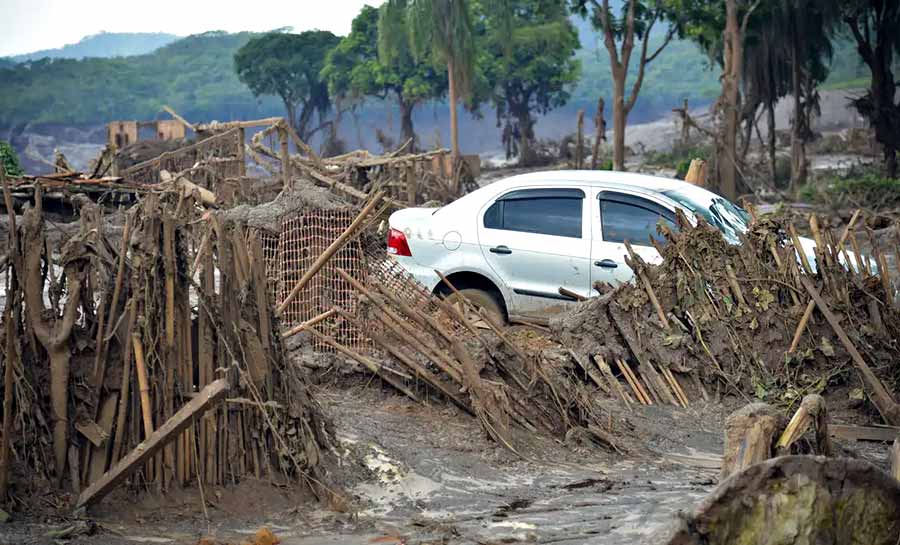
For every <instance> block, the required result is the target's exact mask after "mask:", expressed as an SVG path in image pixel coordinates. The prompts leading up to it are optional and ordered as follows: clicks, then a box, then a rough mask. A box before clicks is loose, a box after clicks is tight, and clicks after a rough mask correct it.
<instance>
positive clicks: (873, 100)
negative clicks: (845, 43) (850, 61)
mask: <svg viewBox="0 0 900 545" xmlns="http://www.w3.org/2000/svg"><path fill="white" fill-rule="evenodd" d="M841 10H842V12H841V15H842V18H843V20H844V23H845V24H846V26H847V28H848V29H849V31H850V33H851V34H852V35H853V38H854V40H855V41H856V48H857V51H859V55H860V56H861V57H862V60H863V62H864V63H865V64H866V66H868V67H869V71H870V72H871V74H872V79H871V82H870V84H869V89H868V91H867V92H866V94H865V95H864V96H863V97H861V98H859V99H857V100H855V101H854V102H853V105H854V106H855V107H856V110H857V111H858V112H859V113H860V114H861V115H862V116H864V117H865V118H866V119H868V120H869V123H870V124H871V125H872V127H874V128H875V139H876V140H877V141H878V143H879V144H881V146H882V147H883V153H884V165H885V169H886V170H887V174H888V176H889V177H891V178H896V177H897V151H898V149H900V102H898V99H897V98H896V96H897V83H896V79H895V76H894V71H893V62H894V54H895V53H896V54H900V32H898V29H900V2H897V1H896V0H846V1H844V2H842V3H841Z"/></svg>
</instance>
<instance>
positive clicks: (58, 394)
mask: <svg viewBox="0 0 900 545" xmlns="http://www.w3.org/2000/svg"><path fill="white" fill-rule="evenodd" d="M47 354H48V355H49V356H50V405H51V407H52V413H51V415H52V418H51V420H52V421H53V455H54V460H55V463H56V470H57V475H56V476H57V479H59V480H60V481H62V479H63V475H64V471H63V468H65V467H66V448H67V443H68V431H69V399H68V397H69V396H68V393H67V392H68V385H69V358H70V356H71V353H70V352H69V343H62V344H60V345H56V346H49V347H47Z"/></svg>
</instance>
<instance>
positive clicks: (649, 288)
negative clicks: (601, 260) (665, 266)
mask: <svg viewBox="0 0 900 545" xmlns="http://www.w3.org/2000/svg"><path fill="white" fill-rule="evenodd" d="M625 249H626V250H627V251H628V255H629V257H630V258H631V264H632V265H633V267H632V268H633V269H634V270H635V272H636V273H637V275H638V277H639V278H640V279H641V283H642V284H643V285H644V290H645V291H646V292H647V297H649V298H650V302H651V303H652V304H653V308H654V309H656V315H657V316H659V322H660V323H661V324H662V326H663V327H664V328H666V329H669V320H668V318H666V313H665V312H663V309H662V305H660V304H659V299H657V298H656V292H654V291H653V285H652V284H651V283H650V279H649V278H647V273H646V272H645V271H644V268H643V267H642V265H643V263H642V261H641V260H640V259H639V258H638V257H637V255H636V254H635V253H634V249H633V248H632V247H631V244H630V243H629V242H628V241H627V240H626V241H625Z"/></svg>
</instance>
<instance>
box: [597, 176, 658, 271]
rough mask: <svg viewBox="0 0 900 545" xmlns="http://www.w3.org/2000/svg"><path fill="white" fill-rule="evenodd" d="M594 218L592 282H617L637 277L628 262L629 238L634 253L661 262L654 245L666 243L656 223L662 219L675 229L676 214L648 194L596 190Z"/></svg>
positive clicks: (649, 261)
mask: <svg viewBox="0 0 900 545" xmlns="http://www.w3.org/2000/svg"><path fill="white" fill-rule="evenodd" d="M592 201H593V202H592V203H591V208H592V216H593V217H592V221H591V223H592V224H593V225H595V226H597V228H596V229H594V230H593V232H594V236H593V239H592V241H591V262H592V263H591V265H592V266H591V282H592V284H593V282H596V281H600V282H607V283H610V284H612V285H614V286H615V285H618V284H621V283H623V282H629V281H630V280H631V279H632V277H633V276H634V271H632V270H631V267H629V266H628V265H627V264H626V263H625V256H627V255H628V251H627V250H626V249H625V241H626V240H627V241H628V242H629V243H630V244H631V247H632V248H633V249H634V251H635V253H636V254H638V255H639V256H641V258H643V259H644V261H646V262H648V263H659V262H660V261H661V260H662V256H660V255H659V252H658V251H656V248H655V247H654V246H653V244H651V242H650V239H651V238H653V239H654V240H656V241H658V242H663V241H664V239H663V237H662V235H660V234H659V233H657V229H656V226H657V224H658V223H659V222H660V221H662V222H663V223H665V224H667V225H668V226H669V228H671V229H675V214H674V212H672V211H671V210H669V209H668V208H667V207H665V206H663V205H662V204H660V203H659V202H657V201H655V200H652V199H650V198H647V197H643V196H640V195H636V194H630V193H625V192H619V191H609V190H597V191H596V197H595V198H593V199H592Z"/></svg>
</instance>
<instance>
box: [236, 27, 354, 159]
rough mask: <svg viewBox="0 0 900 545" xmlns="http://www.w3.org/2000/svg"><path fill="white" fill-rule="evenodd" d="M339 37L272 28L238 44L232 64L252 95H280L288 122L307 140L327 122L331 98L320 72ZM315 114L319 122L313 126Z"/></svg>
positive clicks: (321, 33) (317, 32)
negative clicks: (240, 45) (281, 30)
mask: <svg viewBox="0 0 900 545" xmlns="http://www.w3.org/2000/svg"><path fill="white" fill-rule="evenodd" d="M339 41H340V38H338V37H337V36H335V35H334V34H332V33H331V32H328V31H323V30H308V31H306V32H301V33H300V34H289V33H285V32H271V33H269V34H265V35H263V36H260V37H258V38H253V39H252V40H250V41H249V42H247V43H246V44H245V45H244V46H243V47H241V48H240V49H239V50H238V51H237V53H235V55H234V67H235V70H236V72H237V74H238V78H240V80H241V82H243V83H244V84H245V85H246V86H247V87H249V88H250V90H251V91H252V92H253V94H254V95H255V96H257V97H259V96H261V95H274V96H278V97H280V98H281V100H282V102H283V103H284V107H285V110H286V111H287V117H288V120H289V122H290V123H291V125H292V126H293V127H294V129H295V130H296V131H297V134H298V135H299V136H300V138H301V139H303V140H307V141H308V140H309V139H310V138H311V137H312V136H313V135H314V134H315V133H316V132H317V131H319V130H321V129H323V128H325V127H326V126H327V123H326V122H325V116H326V115H327V114H328V111H329V110H330V109H331V98H330V96H329V94H328V85H327V84H326V83H325V81H323V80H322V78H321V75H320V73H321V71H322V66H323V64H324V63H325V58H326V56H327V55H328V52H329V51H331V49H333V48H334V47H335V46H336V45H337V44H338V42H339ZM298 109H299V111H298ZM316 114H317V115H318V125H316V126H313V124H312V122H313V117H314V115H316Z"/></svg>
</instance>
